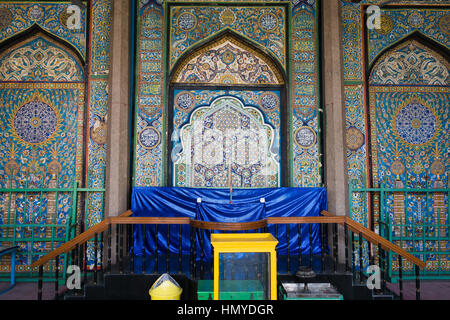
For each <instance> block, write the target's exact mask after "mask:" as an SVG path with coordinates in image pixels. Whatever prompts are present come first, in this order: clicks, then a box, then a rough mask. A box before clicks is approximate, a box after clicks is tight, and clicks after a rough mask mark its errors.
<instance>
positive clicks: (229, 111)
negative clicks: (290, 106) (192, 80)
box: [172, 90, 281, 187]
mask: <svg viewBox="0 0 450 320" xmlns="http://www.w3.org/2000/svg"><path fill="white" fill-rule="evenodd" d="M174 95H175V99H174V119H173V121H174V127H175V128H176V129H175V131H174V135H175V136H176V137H177V139H174V141H173V153H172V158H173V159H174V172H175V174H174V185H176V186H185V187H201V186H207V187H228V186H229V184H230V181H232V182H233V186H234V187H276V186H279V185H280V181H279V179H280V164H279V159H280V155H281V154H280V141H279V139H280V134H279V128H280V92H279V91H278V92H277V91H235V90H226V91H225V90H220V91H212V90H195V91H194V90H189V91H186V90H175V91H174ZM190 110H195V111H194V112H193V113H190ZM202 124H203V125H202ZM199 126H200V127H199ZM260 134H262V136H260ZM238 136H239V138H237V140H236V141H235V142H233V141H234V140H233V139H234V138H236V137H238ZM267 137H269V139H268V140H267ZM198 139H199V141H197V140H198ZM211 139H212V140H211ZM261 139H262V140H264V141H262V140H261ZM200 140H202V141H203V142H200ZM213 141H216V142H213ZM191 149H192V150H191ZM237 149H239V150H241V151H240V152H236V150H237ZM242 150H246V151H243V152H242ZM189 155H192V159H191V158H190V156H189ZM222 157H223V159H222ZM196 159H197V160H196Z"/></svg>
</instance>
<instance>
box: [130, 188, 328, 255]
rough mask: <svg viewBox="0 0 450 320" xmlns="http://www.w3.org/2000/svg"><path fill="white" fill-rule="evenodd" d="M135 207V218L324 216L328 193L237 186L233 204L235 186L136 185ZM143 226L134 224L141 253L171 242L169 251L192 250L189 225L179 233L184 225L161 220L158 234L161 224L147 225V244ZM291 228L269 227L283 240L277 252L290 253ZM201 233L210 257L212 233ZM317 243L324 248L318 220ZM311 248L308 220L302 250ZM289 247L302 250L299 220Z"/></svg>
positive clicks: (216, 219) (236, 219) (162, 249)
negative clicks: (212, 187)
mask: <svg viewBox="0 0 450 320" xmlns="http://www.w3.org/2000/svg"><path fill="white" fill-rule="evenodd" d="M261 199H263V200H261ZM131 209H132V211H133V216H135V217H189V218H191V219H197V220H202V221H213V222H251V221H258V220H261V219H264V218H267V217H311V216H319V215H320V212H321V211H322V210H327V195H326V189H325V188H264V189H234V190H233V193H232V203H230V191H229V190H227V189H209V188H177V187H135V188H133V193H132V201H131ZM141 228H142V226H140V225H136V226H135V229H134V232H135V234H134V235H135V236H134V246H133V250H134V253H135V254H136V255H141V254H142V250H143V248H144V249H145V250H146V254H151V253H154V252H155V249H156V248H157V249H158V253H166V252H167V247H168V243H169V250H170V253H178V251H179V247H180V244H181V248H182V253H183V254H189V251H190V230H189V226H183V227H182V228H181V234H180V227H179V226H176V225H173V226H169V227H168V226H166V225H160V226H158V227H157V228H158V238H157V239H155V234H156V232H155V231H156V227H155V226H146V230H145V238H146V239H145V240H146V241H145V244H144V245H143V239H142V229H141ZM287 228H288V227H287V226H286V225H279V226H278V227H277V232H275V226H274V225H268V228H267V231H268V232H270V233H272V234H273V235H274V236H275V237H276V238H277V239H278V241H279V244H278V246H277V252H278V253H279V254H281V255H283V254H287V248H288V244H287ZM168 233H170V236H169V235H168ZM199 235H200V237H202V238H201V239H200V238H199V237H197V238H196V240H197V243H198V241H200V240H202V241H203V244H204V248H205V251H204V254H205V259H207V260H209V247H210V242H209V233H207V232H201V233H199ZM168 240H169V241H168ZM312 246H313V253H314V254H318V253H320V251H321V242H320V228H319V225H317V224H314V225H313V227H312ZM196 247H198V246H196ZM309 250H310V239H309V226H308V225H306V224H305V225H302V228H301V251H302V253H304V254H307V253H309ZM289 251H290V253H291V254H297V253H298V251H299V243H298V229H297V225H289ZM197 257H199V255H198V254H197Z"/></svg>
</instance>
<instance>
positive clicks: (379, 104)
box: [370, 86, 450, 187]
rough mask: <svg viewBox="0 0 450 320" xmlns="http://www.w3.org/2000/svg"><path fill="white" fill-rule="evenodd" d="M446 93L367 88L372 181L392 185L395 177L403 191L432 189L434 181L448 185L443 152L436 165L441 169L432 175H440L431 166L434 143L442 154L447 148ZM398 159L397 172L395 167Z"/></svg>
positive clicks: (426, 89)
mask: <svg viewBox="0 0 450 320" xmlns="http://www.w3.org/2000/svg"><path fill="white" fill-rule="evenodd" d="M448 93H449V90H448V89H446V88H444V87H437V88H435V87H375V86H373V87H371V92H370V101H371V116H372V115H373V116H374V117H376V118H375V119H376V120H373V121H372V123H371V130H372V144H373V145H374V146H376V148H374V150H373V159H374V161H373V163H374V164H373V165H374V180H375V182H376V183H377V182H378V181H380V182H381V181H382V182H383V184H385V185H386V186H395V181H396V180H397V179H400V180H401V181H402V182H403V185H404V186H407V187H431V186H432V185H433V183H434V181H435V180H436V179H437V178H439V179H441V181H443V183H444V185H446V184H447V182H446V179H447V177H446V175H447V174H446V172H448V171H449V169H450V168H449V167H448V163H447V161H446V159H445V153H444V154H442V156H441V157H440V158H441V159H440V161H442V162H443V163H444V164H445V163H446V164H445V165H444V166H446V168H445V170H439V171H436V172H438V173H440V175H439V177H437V175H436V174H434V173H433V172H434V171H435V170H434V169H433V170H432V167H431V164H432V163H433V161H434V160H435V159H434V158H435V157H434V155H433V154H434V153H433V150H434V149H435V148H436V145H437V146H438V149H441V148H444V150H445V148H446V145H447V144H448V139H449V137H448V129H449V119H448V116H449V115H448V110H446V109H447V107H448V99H449V94H448ZM374 121H376V123H375V122H374ZM397 158H398V161H401V162H402V165H403V168H401V169H399V168H397V167H395V166H394V163H393V160H394V159H397ZM442 158H443V159H442ZM393 166H394V167H393ZM393 171H394V172H393ZM441 171H443V172H442V173H441Z"/></svg>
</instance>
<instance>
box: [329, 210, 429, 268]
mask: <svg viewBox="0 0 450 320" xmlns="http://www.w3.org/2000/svg"><path fill="white" fill-rule="evenodd" d="M321 214H322V215H324V217H327V218H331V217H337V216H335V215H333V214H331V213H329V212H328V211H322V212H321ZM342 218H345V222H344V223H345V224H346V225H347V227H348V228H349V229H350V230H351V231H353V232H354V233H357V234H362V235H363V237H364V238H365V239H366V240H368V241H369V242H371V243H373V244H375V245H380V246H381V248H383V249H384V250H388V251H393V252H395V253H397V254H398V255H400V256H402V257H403V258H405V259H407V260H409V261H411V262H412V263H413V264H415V265H418V266H419V267H420V268H422V269H423V268H425V266H426V264H425V262H423V261H422V260H420V259H419V258H416V257H415V256H413V255H412V254H410V253H409V252H408V251H406V250H405V249H402V248H400V247H399V246H397V245H396V244H394V243H392V242H390V241H389V240H386V239H385V238H383V237H381V236H380V235H378V234H376V233H375V232H373V231H372V230H370V229H368V228H366V227H364V226H363V225H362V224H360V223H358V222H356V221H355V220H353V219H351V218H349V217H344V216H342ZM341 225H343V224H342V223H341Z"/></svg>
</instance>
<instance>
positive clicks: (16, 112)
mask: <svg viewBox="0 0 450 320" xmlns="http://www.w3.org/2000/svg"><path fill="white" fill-rule="evenodd" d="M85 79H86V77H85V73H84V65H83V62H82V60H81V59H80V57H79V56H78V55H77V53H76V51H73V50H72V49H71V47H70V46H68V45H67V43H65V42H63V41H59V40H58V39H57V38H55V37H54V36H51V35H49V34H48V33H47V32H45V31H43V30H41V29H39V27H35V28H32V29H31V30H30V32H29V34H20V35H17V37H14V38H11V39H9V40H8V41H6V42H4V43H3V44H2V46H1V47H0V106H1V110H0V127H1V128H2V135H1V137H0V146H1V147H0V153H1V154H2V157H1V159H0V170H1V172H2V174H1V175H0V186H1V187H2V188H29V189H36V190H43V189H46V188H47V189H48V188H69V187H73V185H74V183H75V182H79V183H81V182H82V172H83V170H82V169H83V160H84V159H83V149H84V143H85V141H84V139H85V138H84V132H85V114H84V106H85ZM6 194H7V193H6ZM6 194H3V195H0V212H2V213H3V212H7V213H8V214H7V215H4V216H3V215H2V214H0V220H1V222H2V223H7V224H11V225H14V226H17V227H14V229H15V230H16V231H15V233H14V238H15V239H18V240H17V244H18V245H20V250H19V251H20V253H21V254H20V255H19V257H18V261H17V266H18V270H19V271H26V270H27V268H28V265H29V264H30V263H31V262H33V261H35V260H37V258H38V257H40V256H41V255H42V253H43V252H46V251H48V250H49V249H50V245H52V246H53V245H55V246H57V245H58V244H60V243H61V242H63V241H64V240H65V236H66V232H68V231H67V230H66V223H67V221H69V220H70V218H71V214H73V210H72V205H73V204H72V203H73V198H72V194H71V193H67V192H66V193H64V192H60V193H58V192H45V193H39V192H38V191H36V192H32V191H30V192H28V193H27V192H25V193H17V192H12V193H9V196H5V195H6ZM30 223H31V224H35V225H39V224H43V226H42V227H36V228H25V227H21V225H23V224H30ZM50 224H54V225H60V226H61V227H53V226H50ZM32 230H33V231H32ZM52 232H53V236H52V240H51V241H50V240H48V239H49V237H50V236H49V235H51V234H52ZM4 236H5V237H7V236H8V235H4ZM37 238H42V239H47V240H43V241H42V242H37V241H35V240H32V241H31V242H30V240H29V239H37ZM14 241H16V240H14ZM33 241H34V242H33ZM22 253H24V254H22Z"/></svg>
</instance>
